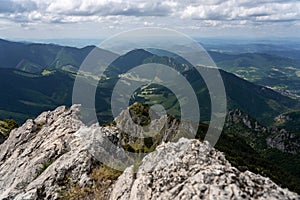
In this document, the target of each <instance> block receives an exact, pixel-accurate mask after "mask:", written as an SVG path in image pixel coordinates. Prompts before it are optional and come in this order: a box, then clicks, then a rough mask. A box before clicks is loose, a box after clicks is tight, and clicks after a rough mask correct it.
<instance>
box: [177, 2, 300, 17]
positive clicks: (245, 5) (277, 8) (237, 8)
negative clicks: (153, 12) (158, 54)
mask: <svg viewBox="0 0 300 200" xmlns="http://www.w3.org/2000/svg"><path fill="white" fill-rule="evenodd" d="M237 2H238V3H237ZM253 2H254V1H249V0H241V1H235V0H229V1H223V2H221V3H220V2H218V3H216V4H209V5H207V4H197V5H195V4H193V5H190V6H187V7H186V8H185V9H184V10H183V11H182V12H181V18H185V19H186V18H188V19H192V20H218V21H234V20H248V21H251V22H256V21H257V22H261V21H265V22H267V21H273V22H277V21H278V22H280V21H295V20H300V2H299V1H280V0H273V1H271V0H263V1H260V2H258V3H253ZM255 2H257V1H255Z"/></svg>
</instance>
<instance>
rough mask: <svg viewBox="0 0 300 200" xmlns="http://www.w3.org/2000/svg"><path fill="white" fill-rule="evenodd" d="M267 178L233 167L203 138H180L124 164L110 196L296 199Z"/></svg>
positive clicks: (129, 197)
mask: <svg viewBox="0 0 300 200" xmlns="http://www.w3.org/2000/svg"><path fill="white" fill-rule="evenodd" d="M299 198H300V197H299V196H298V195H297V194H295V193H292V192H289V191H288V190H287V189H282V188H280V187H279V186H278V185H276V184H275V183H273V182H272V181H271V180H270V179H268V178H264V177H262V176H260V175H256V174H253V173H251V172H249V171H246V172H240V171H239V170H237V169H236V168H234V167H232V166H231V165H230V163H229V162H228V161H227V160H226V159H225V157H224V155H223V154H222V153H221V152H219V151H216V150H215V149H214V148H212V147H210V145H209V144H208V143H206V142H204V143H202V142H200V141H198V140H188V139H184V138H182V139H180V140H179V141H178V142H177V143H165V144H162V145H160V146H159V147H158V148H157V151H155V152H153V153H150V154H148V155H147V156H146V157H145V158H144V159H143V160H142V162H141V164H140V165H139V167H138V168H137V171H136V174H135V173H134V170H133V166H132V167H130V168H127V169H126V170H125V172H124V173H123V174H122V175H121V176H120V177H119V179H118V180H117V182H116V183H115V185H114V189H113V192H112V195H111V199H112V200H113V199H120V200H121V199H124V200H125V199H126V200H127V199H133V200H134V199H266V200H267V199H299Z"/></svg>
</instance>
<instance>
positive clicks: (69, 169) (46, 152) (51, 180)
mask: <svg viewBox="0 0 300 200" xmlns="http://www.w3.org/2000/svg"><path fill="white" fill-rule="evenodd" d="M78 112H79V108H78V106H77V105H74V106H72V107H71V108H70V109H67V108H66V107H64V106H62V107H58V108H57V109H56V110H54V111H53V112H50V111H49V112H44V113H42V114H41V115H40V116H38V117H37V118H36V119H35V120H31V119H30V120H27V121H26V123H25V124H24V125H23V126H22V127H20V128H18V129H15V130H13V131H12V132H11V134H10V136H9V138H8V139H7V140H6V141H5V142H4V143H3V144H2V145H1V150H0V199H5V198H7V199H43V198H48V199H56V198H57V197H58V192H59V190H60V189H62V188H63V187H64V186H63V182H64V181H65V180H67V179H71V180H73V181H81V182H82V183H87V182H88V180H87V179H86V174H87V173H89V171H90V170H91V168H92V165H93V162H94V159H93V157H92V156H91V155H90V154H89V153H88V151H86V150H84V149H83V147H82V143H81V141H80V138H79V137H76V136H75V135H74V133H75V132H76V131H77V130H78V129H79V128H80V127H81V126H83V123H82V122H81V121H80V120H79V118H78V116H79V115H78ZM83 179H84V181H83Z"/></svg>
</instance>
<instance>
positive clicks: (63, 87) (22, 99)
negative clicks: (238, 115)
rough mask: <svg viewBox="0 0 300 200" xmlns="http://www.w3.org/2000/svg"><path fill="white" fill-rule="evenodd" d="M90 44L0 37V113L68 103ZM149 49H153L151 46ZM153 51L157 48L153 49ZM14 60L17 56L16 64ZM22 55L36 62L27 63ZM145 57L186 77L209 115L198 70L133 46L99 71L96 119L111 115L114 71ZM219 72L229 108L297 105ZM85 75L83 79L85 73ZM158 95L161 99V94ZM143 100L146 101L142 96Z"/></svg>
mask: <svg viewBox="0 0 300 200" xmlns="http://www.w3.org/2000/svg"><path fill="white" fill-rule="evenodd" d="M92 48H93V47H92V46H90V47H86V48H82V49H77V48H72V47H62V46H57V45H53V44H49V45H47V44H25V43H16V42H8V41H3V40H1V42H0V49H1V51H2V52H4V53H3V54H0V59H1V60H3V61H4V62H0V70H1V73H0V83H1V84H0V93H1V96H2V98H1V99H0V111H1V112H0V119H5V118H15V119H16V120H18V121H19V122H24V120H25V119H27V118H32V117H35V116H36V115H37V114H38V113H40V112H42V111H44V110H47V109H53V108H55V107H56V106H59V105H62V104H64V105H71V95H72V94H71V93H72V87H73V83H74V77H75V76H76V71H77V70H78V67H79V66H80V65H81V63H80V62H82V61H83V60H84V58H85V56H86V55H87V54H88V53H89V52H91V50H92ZM99 50H100V51H102V50H101V49H99ZM152 51H154V50H153V49H152ZM14 52H16V53H14ZM103 52H105V53H106V55H107V56H116V55H115V54H113V53H111V52H108V51H105V50H103ZM155 52H156V53H157V50H156V51H155ZM100 53H101V52H100ZM164 53H166V52H164ZM48 54H49V55H48ZM157 54H158V53H157ZM4 56H8V58H10V59H5V57H4ZM168 56H171V57H168ZM20 60H21V61H22V60H23V61H22V62H21V64H20ZM24 60H28V61H30V62H31V63H36V64H30V63H29V62H25V61H24ZM181 62H183V63H181ZM5 63H10V64H9V65H8V64H5ZM22 63H23V64H24V65H23V64H22ZM145 63H161V64H164V65H168V66H170V67H172V68H174V69H176V70H178V71H180V72H182V73H183V74H184V75H185V76H186V77H187V78H188V79H190V81H191V85H193V87H194V90H195V91H196V93H197V95H198V96H199V97H201V98H202V97H203V98H202V100H203V101H202V103H201V105H200V107H201V110H202V113H201V115H203V116H204V117H205V119H204V120H209V114H206V113H209V109H208V108H209V107H210V100H209V98H207V97H205V96H208V91H207V88H206V85H205V83H204V82H203V80H202V78H201V76H199V75H197V73H195V72H194V71H193V69H192V68H191V67H190V66H189V63H186V61H184V60H182V59H181V58H180V57H174V56H173V55H172V54H170V53H169V54H165V55H162V56H158V55H156V54H153V53H150V52H149V51H146V50H143V49H135V50H133V51H131V52H128V53H127V54H125V55H122V56H120V57H118V59H116V60H114V61H113V62H112V63H111V65H110V66H109V67H108V68H107V70H106V71H105V73H106V75H107V76H108V78H109V79H107V80H105V81H104V82H100V83H99V88H98V90H97V93H96V98H97V99H98V101H97V103H98V104H97V105H96V108H99V109H97V114H98V118H99V119H100V121H102V120H103V121H106V122H107V121H109V120H111V117H110V116H111V115H109V114H107V113H108V112H109V111H110V105H109V104H108V102H110V100H109V98H110V95H111V92H112V89H113V87H114V84H115V83H116V82H117V80H118V75H119V74H124V73H126V72H127V71H128V70H129V69H131V68H133V67H135V66H138V65H141V64H145ZM8 66H9V67H8ZM1 68H3V69H1ZM4 68H5V69H4ZM7 68H8V69H7ZM44 69H48V70H50V72H49V73H48V72H46V74H45V75H43V74H41V71H43V70H44ZM36 70H37V71H36ZM24 71H27V72H24ZM28 71H29V72H28ZM220 72H221V75H222V78H223V80H224V84H225V89H226V92H227V96H228V104H229V108H230V109H235V108H240V109H242V110H243V111H244V112H246V113H248V114H250V115H251V116H253V117H255V118H256V119H257V120H259V121H260V122H264V123H266V124H271V123H273V119H274V117H276V116H278V115H279V114H282V113H284V112H290V111H293V110H297V109H298V110H299V109H300V108H299V107H300V105H299V101H297V100H293V99H290V98H288V97H285V96H283V95H280V94H279V93H277V92H274V91H272V90H270V89H268V88H265V87H263V86H258V85H255V84H252V83H250V82H248V81H245V80H243V79H241V78H239V77H237V76H235V75H233V74H231V73H227V72H225V71H223V70H220ZM86 79H87V83H88V82H89V81H88V79H89V77H86ZM88 84H89V83H88ZM178 87H180V86H178ZM164 90H165V89H163V88H162V90H161V91H163V92H165V91H164ZM155 95H159V94H155ZM140 97H141V96H140ZM142 98H143V97H142ZM159 98H161V100H163V95H161V96H160V97H159ZM168 99H169V101H173V100H172V96H169V97H168ZM139 100H141V99H139ZM175 100H176V99H174V101H173V103H172V104H169V105H166V106H167V108H170V106H172V105H174V102H175ZM148 102H150V101H149V100H148ZM150 103H151V102H150ZM175 103H176V102H175Z"/></svg>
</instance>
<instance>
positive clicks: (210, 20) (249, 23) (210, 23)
mask: <svg viewBox="0 0 300 200" xmlns="http://www.w3.org/2000/svg"><path fill="white" fill-rule="evenodd" d="M142 27H162V28H170V29H175V30H177V31H180V32H183V33H185V34H188V35H190V36H192V37H229V38H238V37H241V38H243V37H250V38H278V37H279V38H282V37H283V38H288V37H299V35H300V34H299V33H300V1H299V0H257V1H253V0H227V1H226V0H151V1H150V0H145V1H140V0H0V38H5V39H13V38H22V39H32V38H40V39H47V38H105V37H108V36H110V35H112V34H117V33H120V32H122V31H127V30H130V29H134V28H142Z"/></svg>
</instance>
